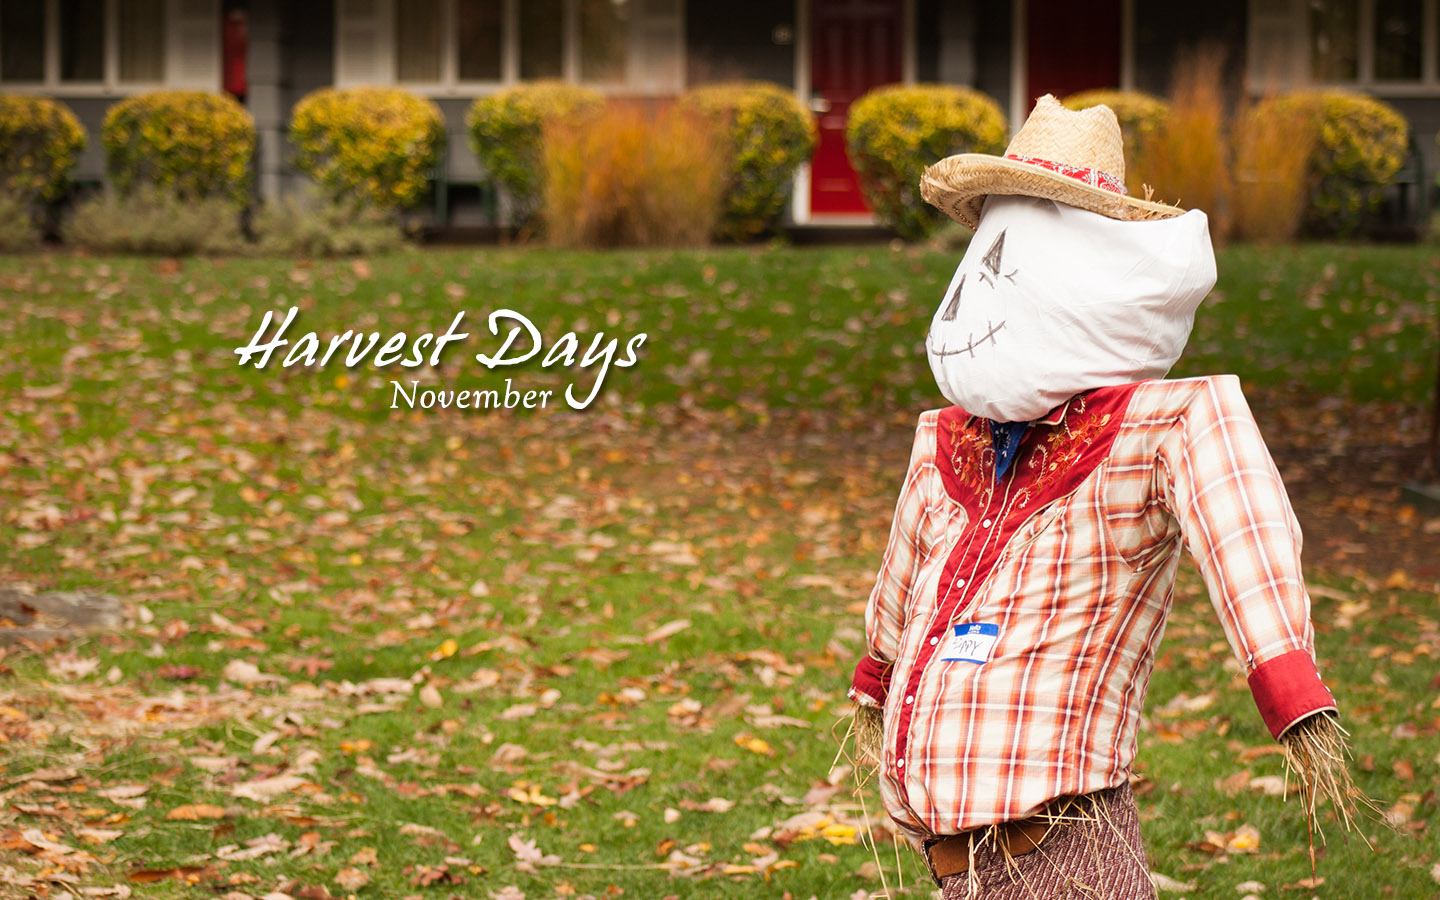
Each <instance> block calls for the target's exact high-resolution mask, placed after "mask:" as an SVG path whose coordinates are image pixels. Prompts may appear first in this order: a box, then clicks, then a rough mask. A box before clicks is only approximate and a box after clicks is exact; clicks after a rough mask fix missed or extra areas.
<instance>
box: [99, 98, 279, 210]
mask: <svg viewBox="0 0 1440 900" xmlns="http://www.w3.org/2000/svg"><path fill="white" fill-rule="evenodd" d="M101 140H102V142H103V143H104V145H105V165H106V171H107V172H108V173H109V176H110V182H111V183H112V184H113V185H114V186H115V188H116V190H118V191H119V192H120V193H122V194H128V193H130V192H131V191H133V190H135V189H136V188H138V187H140V186H141V185H147V184H149V185H155V186H157V187H160V188H164V189H167V190H169V191H171V192H173V193H174V194H176V195H177V196H179V197H181V198H185V199H191V200H198V199H201V198H207V197H225V198H227V199H229V200H230V201H232V202H233V203H237V204H243V203H245V201H246V200H247V199H248V197H249V192H250V158H251V156H252V155H254V152H255V122H254V120H252V119H251V118H250V114H249V113H248V112H246V111H245V107H243V106H241V105H240V104H239V103H237V102H235V100H234V99H233V98H231V97H227V96H225V95H223V94H211V93H207V92H205V91H156V92H154V93H149V94H137V95H135V96H134V97H129V98H126V99H125V100H121V101H120V102H119V103H116V104H115V105H114V106H112V107H110V111H109V112H108V113H106V114H105V125H104V128H103V129H102V131H101Z"/></svg>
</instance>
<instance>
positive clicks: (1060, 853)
mask: <svg viewBox="0 0 1440 900" xmlns="http://www.w3.org/2000/svg"><path fill="white" fill-rule="evenodd" d="M1080 803H1081V811H1080V813H1079V814H1078V815H1076V816H1074V817H1073V818H1072V817H1070V816H1067V817H1066V819H1065V820H1064V821H1061V822H1058V823H1056V824H1055V826H1054V827H1053V828H1052V829H1051V831H1050V833H1049V835H1047V836H1046V838H1045V840H1044V841H1043V842H1042V843H1041V844H1040V846H1039V847H1038V848H1037V849H1035V850H1032V851H1031V852H1029V853H1026V854H1024V855H1022V856H1016V857H1013V858H1012V861H1011V862H1008V863H1007V862H1006V861H1005V858H1004V857H1003V856H1002V855H1001V853H1000V851H998V850H997V849H995V848H994V847H993V846H989V845H987V846H985V847H982V848H980V849H977V850H976V851H975V868H974V870H973V871H972V872H961V873H959V874H958V875H951V876H948V877H947V878H945V879H944V880H942V881H941V883H940V889H941V894H940V896H941V900H1061V898H1064V900H1082V898H1083V900H1151V898H1153V897H1155V888H1154V887H1153V886H1152V885H1151V882H1150V869H1149V865H1148V864H1147V862H1146V859H1145V847H1144V845H1143V844H1142V843H1141V840H1140V816H1139V814H1138V812H1137V810H1136V809H1135V796H1134V794H1132V793H1131V791H1130V785H1129V783H1128V782H1127V783H1125V784H1122V785H1120V786H1119V787H1113V788H1109V789H1106V790H1103V791H1096V792H1094V793H1092V794H1086V795H1085V796H1084V797H1083V798H1081V800H1080Z"/></svg>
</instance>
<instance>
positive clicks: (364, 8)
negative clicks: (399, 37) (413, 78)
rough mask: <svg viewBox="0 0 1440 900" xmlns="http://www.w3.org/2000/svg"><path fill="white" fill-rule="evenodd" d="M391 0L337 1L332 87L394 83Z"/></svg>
mask: <svg viewBox="0 0 1440 900" xmlns="http://www.w3.org/2000/svg"><path fill="white" fill-rule="evenodd" d="M392 10H393V5H392V3H391V0H337V2H336V4H335V84H336V86H337V87H353V86H355V85H362V84H393V83H394V81H395V57H394V49H395V48H394V33H393V31H392V30H391V29H390V19H391V13H392Z"/></svg>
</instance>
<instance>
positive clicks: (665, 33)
mask: <svg viewBox="0 0 1440 900" xmlns="http://www.w3.org/2000/svg"><path fill="white" fill-rule="evenodd" d="M636 5H637V7H638V8H637V10H636V12H637V15H636V16H635V25H634V28H635V32H634V34H633V36H632V37H633V40H632V43H631V47H632V48H634V50H635V52H634V53H633V54H631V57H630V60H631V61H630V72H629V73H628V74H629V77H628V78H627V79H626V80H627V81H628V82H629V86H630V87H632V88H634V89H636V90H638V91H642V92H644V93H647V94H676V93H679V92H680V91H681V89H683V88H684V84H683V78H682V68H683V62H684V61H683V59H682V58H681V45H682V42H683V40H684V36H683V34H682V33H681V22H680V0H637V4H636Z"/></svg>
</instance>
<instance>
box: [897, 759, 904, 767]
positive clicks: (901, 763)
mask: <svg viewBox="0 0 1440 900" xmlns="http://www.w3.org/2000/svg"><path fill="white" fill-rule="evenodd" d="M895 768H897V769H903V768H905V760H903V759H897V760H895Z"/></svg>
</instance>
